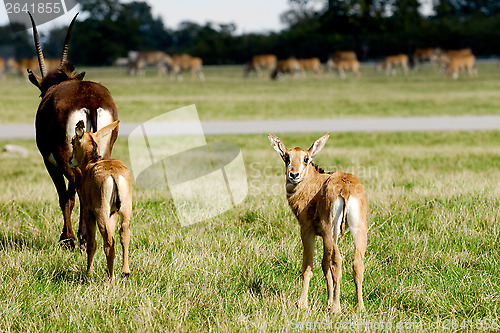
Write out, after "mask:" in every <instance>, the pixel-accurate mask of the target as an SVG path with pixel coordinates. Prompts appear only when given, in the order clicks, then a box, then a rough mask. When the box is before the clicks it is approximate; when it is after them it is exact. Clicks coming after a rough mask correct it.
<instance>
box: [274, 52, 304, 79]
mask: <svg viewBox="0 0 500 333" xmlns="http://www.w3.org/2000/svg"><path fill="white" fill-rule="evenodd" d="M285 73H290V74H291V75H292V77H293V78H294V79H295V78H297V77H298V76H299V74H300V63H299V61H298V60H297V59H296V58H294V57H291V58H288V59H283V60H278V63H277V64H276V67H275V68H274V71H273V72H272V73H271V79H273V80H275V79H276V78H277V77H278V78H280V79H282V78H283V75H285Z"/></svg>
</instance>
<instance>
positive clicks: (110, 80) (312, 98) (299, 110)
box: [0, 63, 500, 123]
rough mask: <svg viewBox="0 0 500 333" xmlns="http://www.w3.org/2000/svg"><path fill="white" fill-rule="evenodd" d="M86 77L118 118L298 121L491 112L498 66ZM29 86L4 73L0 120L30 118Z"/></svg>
mask: <svg viewBox="0 0 500 333" xmlns="http://www.w3.org/2000/svg"><path fill="white" fill-rule="evenodd" d="M81 70H87V76H86V78H87V79H89V80H94V81H98V82H101V83H103V84H104V85H105V86H106V87H108V88H109V90H110V91H111V93H112V95H113V97H114V99H115V101H116V104H117V106H118V110H119V113H120V119H121V120H122V121H126V122H132V121H134V122H142V121H144V120H145V119H150V118H152V117H154V116H157V115H159V114H162V113H165V112H167V111H171V110H174V109H176V108H179V107H182V106H186V105H190V104H196V105H197V108H198V112H199V114H200V118H201V120H245V119H252V120H255V119H289V118H294V119H304V118H332V117H344V118H351V117H384V116H401V117H407V116H435V115H472V114H474V115H485V114H498V113H499V111H498V110H500V100H499V99H498V98H497V96H498V91H499V90H500V70H498V69H497V68H496V65H495V64H493V63H484V64H479V65H478V72H479V77H478V78H474V79H469V78H467V77H460V78H459V79H458V80H453V79H448V78H446V77H444V75H442V74H440V73H438V72H433V71H432V70H431V69H430V68H429V67H424V68H423V69H422V70H420V71H417V72H412V73H411V74H410V75H409V76H408V77H404V76H402V75H400V76H398V77H387V76H386V75H384V74H382V73H375V71H374V69H373V66H370V65H365V66H363V68H362V72H363V74H362V77H361V78H359V79H356V78H354V77H352V76H350V75H348V78H347V79H346V80H340V79H339V78H338V77H336V76H335V75H333V73H331V72H330V73H326V74H324V75H322V77H314V76H313V75H312V74H309V75H308V77H307V78H300V79H297V80H292V79H291V77H289V76H286V77H285V79H284V80H283V81H271V80H269V79H267V78H264V77H259V78H256V77H250V78H248V79H246V80H245V79H244V78H243V75H242V74H243V70H242V67H239V66H236V67H223V68H220V67H207V68H206V69H205V74H206V78H207V80H206V81H205V82H199V81H197V80H194V81H193V80H191V78H190V76H189V75H188V76H186V77H185V78H184V81H183V82H176V81H170V80H169V79H168V78H167V77H158V76H157V75H156V74H155V73H154V72H153V71H148V72H147V73H146V76H145V77H139V78H137V77H128V76H127V75H126V71H125V70H124V69H116V68H114V69H112V68H104V69H102V68H89V69H81ZM38 95H39V93H38V90H37V88H36V87H34V86H33V85H32V84H31V83H28V82H27V81H25V80H23V79H16V78H14V77H12V76H9V77H8V78H7V79H6V80H3V81H0V96H1V97H0V102H1V103H0V115H1V116H0V119H1V121H2V122H3V123H31V122H33V118H34V115H35V112H36V109H37V106H38V103H39V97H38Z"/></svg>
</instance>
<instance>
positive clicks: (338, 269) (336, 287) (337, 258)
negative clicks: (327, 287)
mask: <svg viewBox="0 0 500 333" xmlns="http://www.w3.org/2000/svg"><path fill="white" fill-rule="evenodd" d="M332 262H333V269H332V273H333V304H332V305H331V310H332V312H334V313H340V282H341V280H342V256H341V255H340V251H339V247H338V245H337V242H333V260H332ZM329 305H330V304H329Z"/></svg>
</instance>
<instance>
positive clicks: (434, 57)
mask: <svg viewBox="0 0 500 333" xmlns="http://www.w3.org/2000/svg"><path fill="white" fill-rule="evenodd" d="M440 54H441V49H439V48H433V47H428V48H416V49H415V52H413V65H414V66H415V69H416V68H418V66H419V65H420V64H421V63H423V62H424V61H429V62H430V63H431V66H432V68H435V67H436V63H437V61H438V58H439V56H440Z"/></svg>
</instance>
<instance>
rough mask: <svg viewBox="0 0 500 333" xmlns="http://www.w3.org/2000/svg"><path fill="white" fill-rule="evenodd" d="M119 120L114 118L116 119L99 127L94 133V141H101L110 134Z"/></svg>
mask: <svg viewBox="0 0 500 333" xmlns="http://www.w3.org/2000/svg"><path fill="white" fill-rule="evenodd" d="M119 122H120V121H119V120H116V121H114V122H112V123H111V124H109V125H106V126H104V127H103V128H101V129H100V130H98V131H97V132H96V133H95V137H96V141H97V142H99V141H101V139H102V138H104V137H106V136H108V135H110V134H111V132H112V131H113V130H114V129H115V128H116V126H118V123H119Z"/></svg>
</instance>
